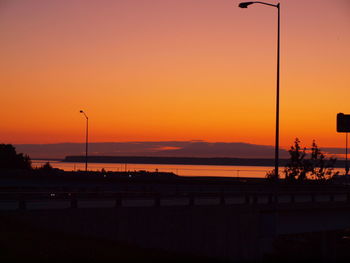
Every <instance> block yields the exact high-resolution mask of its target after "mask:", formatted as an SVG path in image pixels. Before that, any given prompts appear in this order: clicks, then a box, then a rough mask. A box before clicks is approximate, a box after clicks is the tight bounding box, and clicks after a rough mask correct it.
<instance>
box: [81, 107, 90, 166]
mask: <svg viewBox="0 0 350 263" xmlns="http://www.w3.org/2000/svg"><path fill="white" fill-rule="evenodd" d="M80 113H82V114H84V116H85V118H86V143H85V172H87V166H88V135H89V118H88V116H87V115H86V114H85V112H84V111H83V110H80Z"/></svg>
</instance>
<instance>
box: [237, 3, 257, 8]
mask: <svg viewBox="0 0 350 263" xmlns="http://www.w3.org/2000/svg"><path fill="white" fill-rule="evenodd" d="M251 4H254V2H242V3H240V4H239V5H238V7H240V8H247V7H248V6H249V5H251Z"/></svg>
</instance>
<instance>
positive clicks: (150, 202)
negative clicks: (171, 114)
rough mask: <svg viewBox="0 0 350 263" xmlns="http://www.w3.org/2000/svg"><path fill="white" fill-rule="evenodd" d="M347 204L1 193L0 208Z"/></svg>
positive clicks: (334, 197)
mask: <svg viewBox="0 0 350 263" xmlns="http://www.w3.org/2000/svg"><path fill="white" fill-rule="evenodd" d="M340 202H343V203H345V202H346V203H350V192H339V191H338V192H322V193H320V192H316V193H315V192H314V193H310V192H297V193H296V192H283V193H273V192H245V193H222V192H221V193H217V192H215V193H172V194H159V193H153V192H149V193H147V192H142V193H140V192H118V193H116V192H103V193H98V192H84V193H82V192H36V193H33V192H16V193H13V192H2V193H0V210H3V211H4V210H45V209H75V208H113V207H157V206H204V205H209V206H212V205H241V206H243V205H245V206H247V205H269V204H296V203H300V204H301V203H340Z"/></svg>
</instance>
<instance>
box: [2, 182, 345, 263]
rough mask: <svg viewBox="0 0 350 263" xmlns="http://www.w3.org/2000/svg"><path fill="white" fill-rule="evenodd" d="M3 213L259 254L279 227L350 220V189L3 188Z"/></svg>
mask: <svg viewBox="0 0 350 263" xmlns="http://www.w3.org/2000/svg"><path fill="white" fill-rule="evenodd" d="M0 216H7V217H10V218H14V219H16V220H20V221H23V222H26V223H27V224H31V225H33V226H37V227H40V228H43V229H52V230H58V231H63V232H67V233H79V234H84V235H90V236H96V237H103V238H106V239H110V240H118V241H122V242H126V243H130V244H135V245H138V246H141V247H146V248H157V249H164V250H168V251H173V252H177V253H183V254H192V255H201V256H204V257H208V258H215V259H228V260H231V261H242V260H259V259H262V257H263V255H264V254H266V253H269V252H272V251H273V249H274V247H273V242H274V240H276V238H277V237H278V236H280V235H285V234H296V233H306V232H323V231H324V232H326V231H332V230H338V229H344V228H349V227H350V192H348V191H347V190H345V189H343V190H332V191H320V189H317V190H316V191H287V190H283V191H276V190H274V191H271V190H270V191H235V192H178V193H172V194H164V193H163V194H160V193H154V192H142V193H140V192H130V191H129V192H107V191H104V192H62V191H49V192H48V191H42V192H37V191H35V192H33V191H30V192H25V191H8V192H6V191H2V192H1V194H0Z"/></svg>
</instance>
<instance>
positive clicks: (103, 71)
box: [0, 0, 350, 147]
mask: <svg viewBox="0 0 350 263" xmlns="http://www.w3.org/2000/svg"><path fill="white" fill-rule="evenodd" d="M270 2H271V3H277V1H272V0H271V1H270ZM280 2H281V97H280V102H281V111H280V118H281V119H280V121H281V126H280V136H281V142H280V144H281V146H285V147H289V145H291V144H292V142H293V140H294V138H295V137H299V138H300V139H301V140H302V142H303V144H305V145H310V144H311V141H312V139H316V141H317V142H318V144H319V145H320V146H321V147H343V146H344V140H345V137H344V134H338V133H336V122H335V121H336V114H337V113H338V112H344V113H350V101H349V98H350V96H349V95H350V1H349V0H307V1H305V0H281V1H280ZM238 3H239V1H235V0H234V1H232V0H201V1H199V0H114V1H112V0H99V1H97V0H95V1H91V0H80V1H78V0H57V1H54V0H21V1H20V0H0V32H1V41H0V57H1V60H0V84H1V103H0V112H1V113H0V140H1V142H4V143H16V144H18V143H58V142H82V141H84V139H85V138H84V136H85V130H84V129H85V119H84V117H83V116H82V115H81V114H79V110H80V109H84V110H85V112H86V113H87V114H88V116H89V118H90V140H91V141H94V142H104V141H151V140H158V141H159V140H205V141H211V142H215V141H221V142H249V143H254V144H263V145H274V136H275V135H274V129H275V85H276V84H275V83H276V79H275V78H276V19H277V10H276V9H275V8H272V7H267V6H262V5H254V6H250V7H249V8H248V9H240V8H238V7H237V5H238Z"/></svg>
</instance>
